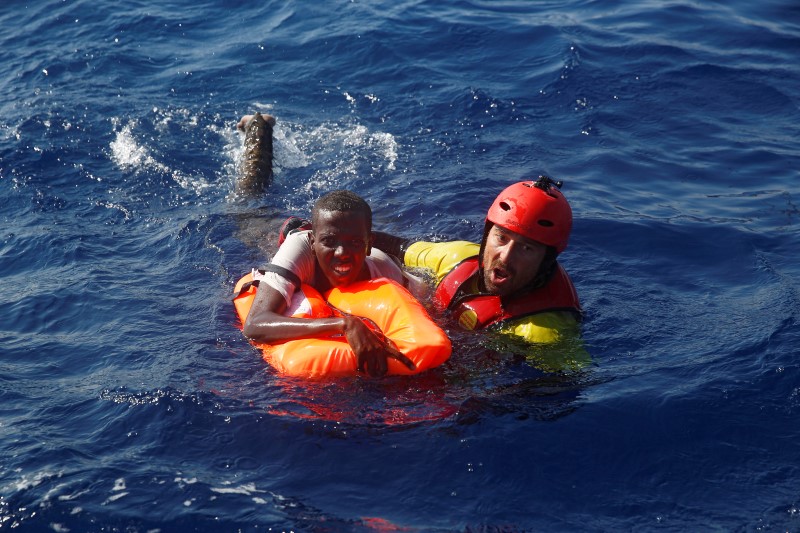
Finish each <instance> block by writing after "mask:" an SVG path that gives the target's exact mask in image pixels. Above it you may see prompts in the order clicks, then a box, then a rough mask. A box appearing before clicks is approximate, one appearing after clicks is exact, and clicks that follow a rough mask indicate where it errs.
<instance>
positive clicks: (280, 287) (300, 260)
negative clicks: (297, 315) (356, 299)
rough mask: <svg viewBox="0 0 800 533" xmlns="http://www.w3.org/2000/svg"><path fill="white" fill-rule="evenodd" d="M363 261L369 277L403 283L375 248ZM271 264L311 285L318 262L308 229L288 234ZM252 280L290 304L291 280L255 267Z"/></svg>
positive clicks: (394, 267)
mask: <svg viewBox="0 0 800 533" xmlns="http://www.w3.org/2000/svg"><path fill="white" fill-rule="evenodd" d="M365 262H366V264H367V267H368V268H369V275H370V278H371V279H375V278H389V279H391V280H394V281H396V282H397V283H399V284H401V285H405V284H406V283H405V279H404V277H403V271H402V270H401V269H400V267H399V266H398V265H397V263H395V261H394V260H393V259H392V258H391V257H389V256H388V255H386V254H385V253H383V252H382V251H380V250H378V249H377V248H374V247H373V248H372V252H371V253H370V255H369V256H367V257H366V259H365ZM271 263H272V264H274V265H278V266H280V267H283V268H285V269H287V270H289V271H291V272H293V273H294V274H296V275H297V277H298V278H300V282H301V283H307V284H309V285H313V284H314V275H315V269H316V264H317V262H316V260H315V258H314V253H313V251H312V249H311V231H298V232H295V233H292V234H290V235H288V236H287V237H286V240H285V241H284V242H283V244H281V247H280V248H279V249H278V252H277V253H276V254H275V256H274V257H273V258H272V261H271ZM253 280H259V281H261V282H264V283H266V284H267V285H269V286H270V287H272V288H273V289H275V290H276V291H278V292H279V293H281V294H282V295H283V298H284V300H286V306H287V308H290V307H292V297H293V296H294V292H295V286H294V284H293V283H292V282H291V281H289V280H288V279H286V278H284V277H283V276H281V275H279V274H276V273H275V272H265V273H263V274H262V273H261V272H259V271H258V270H257V269H253Z"/></svg>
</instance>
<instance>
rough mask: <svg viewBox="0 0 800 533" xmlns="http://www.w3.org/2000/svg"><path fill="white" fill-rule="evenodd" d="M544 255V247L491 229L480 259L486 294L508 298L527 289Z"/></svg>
mask: <svg viewBox="0 0 800 533" xmlns="http://www.w3.org/2000/svg"><path fill="white" fill-rule="evenodd" d="M546 252H547V247H546V246H545V245H544V244H541V243H539V242H536V241H534V240H532V239H529V238H527V237H524V236H522V235H520V234H518V233H514V232H513V231H510V230H507V229H505V228H502V227H500V226H497V225H495V226H492V229H491V230H489V234H488V235H487V236H486V245H485V247H484V250H483V258H482V259H483V282H484V285H485V290H486V292H488V293H490V294H496V295H498V296H508V295H511V294H514V293H515V292H517V291H519V290H520V289H522V288H523V287H526V286H527V285H528V284H529V283H531V281H533V278H534V277H536V273H537V272H538V271H539V265H541V263H542V259H544V256H545V254H546Z"/></svg>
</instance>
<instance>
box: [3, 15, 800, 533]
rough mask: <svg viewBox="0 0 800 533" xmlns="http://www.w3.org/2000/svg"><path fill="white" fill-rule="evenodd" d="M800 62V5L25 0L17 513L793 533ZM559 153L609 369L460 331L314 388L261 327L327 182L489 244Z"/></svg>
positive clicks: (13, 503)
mask: <svg viewBox="0 0 800 533" xmlns="http://www.w3.org/2000/svg"><path fill="white" fill-rule="evenodd" d="M798 58H800V4H798V3H797V1H796V0H759V1H757V2H756V1H746V0H733V1H730V2H722V1H707V2H697V1H692V0H659V1H651V0H641V1H628V2H626V1H615V0H604V1H600V0H564V1H558V2H556V1H552V0H546V1H536V2H534V1H529V0H496V1H495V0H441V1H437V2H432V1H422V0H391V1H389V0H375V1H366V0H358V1H345V0H332V1H326V2H322V1H296V0H295V1H293V0H289V1H285V0H284V1H274V0H267V1H265V2H244V1H233V0H231V1H222V0H209V1H205V2H186V1H182V0H164V1H161V2H149V1H145V0H132V1H128V2H111V1H109V0H47V1H46V0H32V1H23V0H5V1H4V2H3V3H2V5H1V6H0V530H3V529H7V530H10V531H54V532H59V533H62V532H113V531H125V532H157V531H160V532H172V531H284V532H289V531H292V532H301V531H302V532H332V531H359V532H373V531H374V532H395V531H403V532H527V531H581V532H583V531H800V325H799V324H798V315H799V314H800V289H799V286H800V261H798V253H800V231H798V229H799V227H800V67H799V66H798V65H799V63H798ZM256 110H258V111H262V112H267V113H271V114H273V115H274V116H275V117H276V118H277V121H278V122H277V126H276V129H275V157H276V160H275V165H276V172H275V180H274V183H273V185H272V186H271V187H270V189H269V190H268V191H267V192H266V193H265V194H264V195H263V196H261V197H258V198H241V197H237V196H236V195H235V194H234V180H235V179H236V175H237V167H238V164H239V158H240V156H241V153H242V141H243V139H242V137H241V136H240V134H239V133H238V132H237V131H236V128H235V125H236V123H237V121H238V119H239V118H240V117H241V116H242V115H243V114H246V113H252V112H253V111H256ZM543 173H546V174H549V175H552V176H553V177H555V178H557V179H560V180H563V181H564V187H563V191H564V193H565V194H566V195H567V197H568V198H569V200H570V202H571V204H572V207H573V211H574V213H575V224H574V231H573V235H572V240H571V242H570V246H569V248H568V249H567V250H566V252H564V254H563V255H562V256H561V259H562V264H563V265H564V266H565V267H566V269H567V270H568V271H569V272H570V274H571V276H572V278H573V280H574V282H575V284H576V286H577V288H578V291H579V294H580V296H581V300H582V303H583V305H584V308H585V310H586V319H585V322H584V325H583V337H584V339H585V342H586V346H587V349H588V350H589V352H590V353H591V356H592V360H593V364H592V366H591V368H588V369H587V370H586V371H585V372H583V373H581V374H578V375H562V374H551V373H545V372H542V371H540V370H537V369H536V368H534V367H532V366H531V365H529V364H527V363H525V362H521V361H519V360H518V359H517V358H514V357H512V356H511V355H510V354H506V353H503V352H502V351H497V350H490V349H487V347H486V346H485V345H484V343H485V337H483V336H482V335H480V334H471V335H470V334H466V333H460V332H457V331H453V332H452V335H453V342H454V353H453V357H452V359H451V360H450V361H449V362H448V363H447V364H446V365H445V366H444V367H441V368H440V369H437V370H436V371H433V372H430V373H428V374H425V375H421V376H417V377H412V378H387V379H379V380H375V379H369V378H352V379H339V380H327V381H319V382H305V381H298V380H292V379H289V378H286V377H282V376H280V375H277V374H276V373H275V372H274V371H273V370H272V369H271V368H270V367H268V365H266V364H265V363H264V362H263V360H262V359H261V357H260V352H259V351H258V350H257V349H256V348H254V347H252V346H251V345H250V344H249V343H248V342H247V340H246V339H245V338H244V337H243V336H242V334H241V331H240V330H239V329H238V327H237V326H238V325H237V319H236V317H235V315H234V311H233V307H232V304H231V296H232V290H233V284H234V283H235V281H236V280H237V279H238V278H239V277H240V276H241V275H242V274H244V273H245V272H247V271H249V270H250V269H251V268H252V267H254V266H261V265H263V264H264V263H265V262H267V261H268V260H269V257H270V254H271V253H273V252H274V249H275V238H276V235H275V232H274V227H275V221H276V220H280V219H281V217H285V216H286V215H289V214H301V215H307V214H308V212H309V210H310V207H311V205H312V204H313V202H314V201H315V200H316V199H317V198H319V197H320V196H321V195H322V194H324V193H326V192H328V191H330V190H333V189H341V188H347V189H353V190H355V191H357V192H358V193H359V194H361V195H362V196H363V197H364V198H366V199H367V200H368V201H369V202H370V203H371V205H372V206H373V209H374V212H375V226H376V227H377V228H379V229H383V230H386V231H390V232H393V233H398V234H403V235H407V236H411V237H425V238H443V239H445V238H451V239H453V238H455V239H471V240H477V239H478V238H479V236H480V232H481V228H482V225H483V219H484V216H485V214H486V210H487V209H488V206H489V204H490V202H491V200H492V199H493V198H494V195H495V194H496V193H497V192H499V191H500V190H501V189H502V188H504V187H505V186H506V185H508V184H510V183H512V182H514V181H518V180H521V179H525V178H530V177H535V176H537V175H539V174H543Z"/></svg>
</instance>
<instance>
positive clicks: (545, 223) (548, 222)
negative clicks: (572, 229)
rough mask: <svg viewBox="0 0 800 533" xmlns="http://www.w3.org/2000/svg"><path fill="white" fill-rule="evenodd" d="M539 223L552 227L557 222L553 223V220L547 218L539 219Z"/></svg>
mask: <svg viewBox="0 0 800 533" xmlns="http://www.w3.org/2000/svg"><path fill="white" fill-rule="evenodd" d="M539 225H540V226H544V227H545V228H552V227H553V226H555V224H553V222H552V221H551V220H545V219H541V220H539Z"/></svg>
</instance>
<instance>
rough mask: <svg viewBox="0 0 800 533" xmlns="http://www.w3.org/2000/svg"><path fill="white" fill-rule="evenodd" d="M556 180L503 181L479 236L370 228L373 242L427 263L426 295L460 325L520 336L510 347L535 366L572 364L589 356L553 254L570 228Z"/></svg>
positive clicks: (415, 263)
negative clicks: (413, 234)
mask: <svg viewBox="0 0 800 533" xmlns="http://www.w3.org/2000/svg"><path fill="white" fill-rule="evenodd" d="M560 188H561V183H560V182H555V181H553V180H552V179H550V178H549V177H546V176H540V177H539V178H538V179H537V180H535V181H523V182H519V183H515V184H513V185H511V186H509V187H507V188H506V189H505V190H503V191H502V192H501V193H500V194H499V195H498V196H497V198H496V199H495V200H494V202H493V203H492V205H491V207H490V208H489V211H488V213H487V215H486V222H485V226H484V232H483V238H482V239H481V243H480V244H476V243H473V242H467V241H451V242H425V241H417V242H413V241H412V240H410V239H405V238H402V237H397V236H394V235H389V234H387V233H382V232H377V231H376V232H373V234H374V236H375V240H374V242H373V246H374V247H376V248H379V249H381V250H383V251H384V252H386V253H388V254H390V255H393V256H395V257H397V258H398V259H399V260H400V261H401V262H402V263H403V264H404V265H405V266H407V267H412V268H424V269H428V270H430V271H432V272H433V274H434V275H435V277H436V290H435V295H434V302H435V303H436V305H437V306H438V307H439V308H441V309H442V310H445V311H446V312H447V313H448V314H450V315H451V316H452V317H453V318H454V319H455V320H457V321H458V323H459V325H460V326H462V327H463V328H465V329H470V330H471V329H484V328H486V329H490V330H494V331H499V332H500V333H501V334H503V335H500V336H498V337H497V338H496V340H498V341H500V343H501V344H504V345H508V344H509V343H507V342H504V341H507V340H509V339H519V340H522V341H524V343H521V346H517V347H512V348H515V349H514V350H513V351H515V352H518V351H522V352H523V353H524V354H525V355H526V356H529V358H530V359H531V360H532V362H533V363H534V365H535V366H538V367H540V368H542V369H543V370H548V371H561V370H578V369H580V368H583V367H585V366H586V365H588V364H589V363H590V357H589V354H588V353H587V352H586V351H585V350H584V348H583V343H582V341H581V338H580V319H581V315H582V310H581V306H580V302H579V300H578V294H577V292H576V290H575V287H574V286H573V284H572V281H571V280H570V278H569V275H567V273H566V271H565V270H564V269H563V268H562V267H561V265H560V264H559V263H558V261H557V257H558V255H559V254H560V253H561V252H563V251H564V249H565V248H566V247H567V241H568V240H569V235H570V231H571V229H572V209H571V208H570V205H569V203H568V202H567V199H566V198H565V197H564V195H563V193H562V192H561V190H560ZM511 344H518V343H514V342H512V343H511ZM519 348H521V350H520V349H519Z"/></svg>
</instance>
